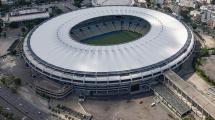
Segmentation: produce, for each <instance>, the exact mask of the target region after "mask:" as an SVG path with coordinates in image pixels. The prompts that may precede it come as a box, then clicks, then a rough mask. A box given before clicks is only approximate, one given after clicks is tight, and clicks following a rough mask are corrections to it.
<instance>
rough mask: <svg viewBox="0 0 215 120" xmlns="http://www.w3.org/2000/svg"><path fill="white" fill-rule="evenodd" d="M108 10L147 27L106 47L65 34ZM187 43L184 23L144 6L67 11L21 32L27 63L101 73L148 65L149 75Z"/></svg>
mask: <svg viewBox="0 0 215 120" xmlns="http://www.w3.org/2000/svg"><path fill="white" fill-rule="evenodd" d="M109 15H131V16H137V17H139V18H142V19H144V20H146V21H148V22H149V23H150V25H151V28H150V31H149V32H148V33H147V34H146V35H145V36H144V37H141V38H140V39H138V40H135V41H132V42H128V43H124V44H118V45H111V46H92V45H86V44H81V43H79V42H77V41H75V40H74V39H73V38H71V36H70V35H69V31H70V30H71V28H72V27H73V26H75V25H77V24H78V23H80V22H82V21H85V20H88V19H91V18H95V17H99V16H109ZM193 43H194V42H193V37H192V33H191V31H190V30H189V28H187V27H185V26H184V25H183V24H182V23H181V22H179V21H178V20H176V19H175V18H173V17H171V16H169V15H166V14H164V13H161V12H157V11H154V10H149V9H144V8H137V7H126V6H109V7H95V8H88V9H82V10H77V11H73V12H70V13H66V14H63V15H60V16H58V17H55V18H53V19H51V20H49V21H47V22H45V23H43V24H41V25H40V26H38V27H37V28H35V29H34V30H32V31H31V33H30V34H29V35H28V36H27V38H26V40H25V43H24V52H25V56H26V57H27V59H29V60H30V61H31V62H32V63H33V64H34V63H35V61H33V59H35V60H36V61H37V62H39V63H42V64H45V65H47V64H48V65H49V66H54V67H56V68H59V69H62V70H71V71H79V72H84V73H87V72H95V73H99V72H101V73H103V72H116V71H117V72H123V71H132V70H137V69H147V68H150V71H149V70H148V71H147V72H148V74H151V73H153V72H157V71H161V70H164V69H167V68H170V67H171V66H173V65H175V64H177V63H178V62H180V61H182V59H184V58H185V57H186V56H187V55H188V54H189V53H190V51H191V49H192V48H193ZM26 51H27V52H26ZM29 51H30V52H29ZM31 57H33V59H32V58H31ZM155 69H156V70H155Z"/></svg>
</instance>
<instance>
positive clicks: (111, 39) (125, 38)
mask: <svg viewBox="0 0 215 120" xmlns="http://www.w3.org/2000/svg"><path fill="white" fill-rule="evenodd" d="M141 36H142V35H141V34H139V33H136V32H131V31H116V32H113V33H110V34H104V35H101V36H97V37H94V38H89V39H85V40H82V41H81V42H83V43H86V44H91V45H114V44H120V43H126V42H129V41H132V40H135V39H137V38H139V37H141Z"/></svg>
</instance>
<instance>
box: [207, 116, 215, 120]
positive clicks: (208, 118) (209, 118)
mask: <svg viewBox="0 0 215 120" xmlns="http://www.w3.org/2000/svg"><path fill="white" fill-rule="evenodd" d="M205 120H214V119H213V118H212V117H210V116H207V117H206V118H205Z"/></svg>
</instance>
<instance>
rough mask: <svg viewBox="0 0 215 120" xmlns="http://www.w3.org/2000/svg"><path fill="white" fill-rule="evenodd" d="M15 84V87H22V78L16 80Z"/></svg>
mask: <svg viewBox="0 0 215 120" xmlns="http://www.w3.org/2000/svg"><path fill="white" fill-rule="evenodd" d="M14 83H15V85H21V83H22V81H21V79H20V78H15V79H14Z"/></svg>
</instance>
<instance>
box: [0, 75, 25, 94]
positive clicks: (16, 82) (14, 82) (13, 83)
mask: <svg viewBox="0 0 215 120" xmlns="http://www.w3.org/2000/svg"><path fill="white" fill-rule="evenodd" d="M0 84H3V85H5V86H6V87H8V88H10V89H11V91H12V92H13V93H16V90H17V88H18V87H19V86H20V85H21V84H22V82H21V79H20V78H16V77H14V76H3V77H1V78H0Z"/></svg>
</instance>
